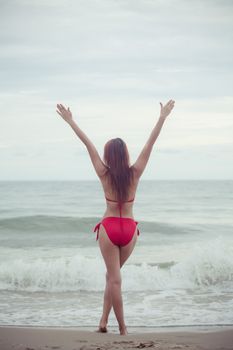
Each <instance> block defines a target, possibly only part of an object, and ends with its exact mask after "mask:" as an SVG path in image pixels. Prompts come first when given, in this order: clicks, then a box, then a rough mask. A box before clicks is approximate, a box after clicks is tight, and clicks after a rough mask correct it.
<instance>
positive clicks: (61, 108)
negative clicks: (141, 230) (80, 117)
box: [56, 104, 73, 123]
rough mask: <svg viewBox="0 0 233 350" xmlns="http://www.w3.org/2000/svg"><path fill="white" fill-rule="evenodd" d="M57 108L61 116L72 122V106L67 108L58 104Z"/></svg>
mask: <svg viewBox="0 0 233 350" xmlns="http://www.w3.org/2000/svg"><path fill="white" fill-rule="evenodd" d="M57 109H58V111H56V112H57V113H58V114H60V116H61V117H62V118H63V119H64V120H65V121H66V122H67V123H70V122H71V121H72V120H73V119H72V113H71V111H70V108H69V107H68V108H67V109H66V108H65V107H64V106H63V105H62V104H57Z"/></svg>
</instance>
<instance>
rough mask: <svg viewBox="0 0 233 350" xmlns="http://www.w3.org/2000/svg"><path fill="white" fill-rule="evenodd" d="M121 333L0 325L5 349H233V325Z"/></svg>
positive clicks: (1, 347) (0, 341)
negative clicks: (123, 334) (122, 334)
mask: <svg viewBox="0 0 233 350" xmlns="http://www.w3.org/2000/svg"><path fill="white" fill-rule="evenodd" d="M128 332H129V334H128V335H126V336H121V335H119V334H118V332H117V329H116V328H111V327H110V328H109V331H108V333H97V332H96V329H92V328H90V327H89V328H86V329H85V328H80V327H77V328H75V327H72V328H71V327H69V328H68V327H67V328H62V327H23V326H0V349H1V350H13V349H23V350H42V349H43V350H50V349H64V350H76V349H82V350H89V349H90V350H94V349H95V350H107V349H119V350H120V349H144V348H150V349H160V350H169V349H196V350H201V349H205V350H207V349H209V350H217V349H218V350H220V349H221V350H223V349H231V350H233V326H219V327H217V326H216V327H209V328H208V327H203V328H201V327H200V328H195V327H194V328H192V327H187V328H176V329H175V328H174V329H173V328H172V330H171V328H163V329H161V328H160V329H155V328H154V329H153V328H151V329H148V328H147V329H146V328H145V329H143V328H137V329H136V328H130V327H128Z"/></svg>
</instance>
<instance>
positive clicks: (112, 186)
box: [57, 100, 175, 335]
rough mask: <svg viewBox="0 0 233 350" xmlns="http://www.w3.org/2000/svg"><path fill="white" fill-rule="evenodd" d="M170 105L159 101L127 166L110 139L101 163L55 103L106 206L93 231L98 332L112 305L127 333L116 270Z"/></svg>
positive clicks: (131, 240)
mask: <svg viewBox="0 0 233 350" xmlns="http://www.w3.org/2000/svg"><path fill="white" fill-rule="evenodd" d="M174 103H175V101H173V100H170V101H168V102H167V103H166V104H165V105H164V106H163V104H162V103H161V102H160V107H161V109H160V117H159V120H158V121H157V123H156V125H155V127H154V128H153V130H152V132H151V134H150V137H149V139H148V141H147V142H146V144H145V146H144V147H143V149H142V151H141V153H140V155H139V157H138V158H137V160H136V162H135V163H134V164H133V165H131V166H130V164H129V153H128V150H127V146H126V144H125V142H124V141H123V140H122V139H120V138H115V139H111V140H109V141H108V142H107V143H106V144H105V147H104V160H103V161H102V160H101V158H100V156H99V154H98V152H97V150H96V148H95V146H94V145H93V143H92V142H91V141H90V140H89V138H88V137H87V136H86V135H85V134H84V132H83V131H82V130H81V129H80V128H79V127H78V125H77V124H76V123H75V121H74V120H73V118H72V113H71V111H70V109H69V107H68V109H66V108H65V107H64V106H63V105H62V104H57V109H58V110H57V113H58V114H60V116H61V117H62V118H63V119H64V120H65V121H66V122H67V123H68V124H69V125H70V126H71V127H72V129H73V130H74V131H75V133H76V134H77V136H78V137H79V138H80V140H81V141H82V142H83V143H84V144H85V146H86V147H87V151H88V152H89V155H90V158H91V161H92V163H93V166H94V168H95V171H96V173H97V175H98V177H99V179H100V181H101V183H102V186H103V190H104V193H105V198H106V203H107V207H106V211H105V213H104V215H103V218H102V220H101V222H99V223H98V224H97V225H96V226H95V228H94V231H97V237H96V239H98V238H99V246H100V250H101V254H102V256H103V258H104V262H105V265H106V269H107V272H106V287H105V292H104V304H103V314H102V317H101V320H100V323H99V329H98V331H99V332H107V323H108V316H109V313H110V311H111V308H112V306H113V309H114V312H115V315H116V318H117V321H118V325H119V331H120V334H121V335H125V334H127V328H126V325H125V322H124V314H123V302H122V295H121V273H120V269H121V267H122V266H123V264H124V263H125V262H126V260H127V259H128V258H129V256H130V254H131V253H132V251H133V249H134V246H135V243H136V240H137V235H138V234H139V230H138V228H137V223H138V222H137V221H134V218H133V200H134V197H135V193H136V189H137V185H138V181H139V178H140V177H141V175H142V173H143V171H144V169H145V167H146V164H147V162H148V159H149V157H150V154H151V151H152V148H153V145H154V143H155V141H156V139H157V137H158V135H159V133H160V130H161V128H162V126H163V123H164V121H165V119H166V118H167V116H168V115H169V114H170V112H171V110H172V109H173V107H174Z"/></svg>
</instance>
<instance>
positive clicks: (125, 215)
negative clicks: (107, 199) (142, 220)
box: [102, 210, 134, 220]
mask: <svg viewBox="0 0 233 350" xmlns="http://www.w3.org/2000/svg"><path fill="white" fill-rule="evenodd" d="M106 218H118V219H120V218H122V219H131V220H134V216H133V213H132V211H130V212H123V213H121V215H120V214H119V213H118V212H113V211H110V210H107V211H106V212H105V213H104V215H103V217H102V220H104V219H106Z"/></svg>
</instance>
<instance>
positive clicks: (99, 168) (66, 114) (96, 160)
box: [56, 104, 106, 177]
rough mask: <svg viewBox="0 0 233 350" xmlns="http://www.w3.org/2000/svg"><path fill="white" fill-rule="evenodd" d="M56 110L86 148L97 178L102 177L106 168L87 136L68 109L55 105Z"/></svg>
mask: <svg viewBox="0 0 233 350" xmlns="http://www.w3.org/2000/svg"><path fill="white" fill-rule="evenodd" d="M57 109H58V111H56V112H57V113H58V114H60V116H61V117H62V118H63V119H64V120H65V121H66V122H67V123H68V124H69V125H70V126H71V128H72V129H73V130H74V132H75V133H76V135H77V136H78V137H79V138H80V140H81V141H82V142H83V143H84V145H85V146H86V148H87V150H88V153H89V155H90V158H91V161H92V164H93V166H94V168H95V171H96V173H97V175H98V176H99V177H102V176H103V175H104V173H105V172H106V166H105V165H104V163H103V162H102V160H101V158H100V156H99V153H98V151H97V149H96V148H95V146H94V145H93V143H92V142H91V140H90V139H89V138H88V137H87V135H86V134H85V133H84V132H83V131H82V130H81V129H80V128H79V127H78V125H77V124H76V122H75V121H74V120H73V117H72V113H71V111H70V109H69V107H68V109H66V108H65V107H64V106H63V105H62V104H57Z"/></svg>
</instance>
